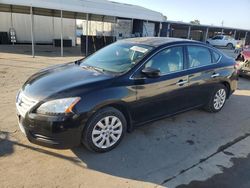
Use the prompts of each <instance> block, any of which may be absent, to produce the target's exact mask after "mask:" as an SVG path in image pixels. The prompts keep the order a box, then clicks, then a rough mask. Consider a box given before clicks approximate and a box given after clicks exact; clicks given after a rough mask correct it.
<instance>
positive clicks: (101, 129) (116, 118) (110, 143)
mask: <svg viewBox="0 0 250 188" xmlns="http://www.w3.org/2000/svg"><path fill="white" fill-rule="evenodd" d="M126 127H127V122H126V119H125V117H124V115H123V114H122V113H121V112H120V111H119V110H117V109H115V108H112V107H107V108H104V109H101V110H99V111H98V112H96V114H94V115H93V117H92V118H91V119H90V120H89V122H88V123H87V124H86V127H85V129H84V132H83V138H82V143H83V144H84V145H85V146H86V147H87V148H88V149H89V150H92V151H95V152H100V153H103V152H107V151H110V150H112V149H114V148H115V147H116V146H117V145H118V144H119V143H120V142H121V140H122V138H123V136H124V133H125V132H126Z"/></svg>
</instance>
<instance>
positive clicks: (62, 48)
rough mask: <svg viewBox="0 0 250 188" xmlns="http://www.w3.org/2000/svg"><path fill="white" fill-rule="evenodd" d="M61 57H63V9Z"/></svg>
mask: <svg viewBox="0 0 250 188" xmlns="http://www.w3.org/2000/svg"><path fill="white" fill-rule="evenodd" d="M61 57H63V11H62V10H61Z"/></svg>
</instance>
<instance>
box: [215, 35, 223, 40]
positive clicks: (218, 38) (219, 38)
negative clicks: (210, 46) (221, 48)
mask: <svg viewBox="0 0 250 188" xmlns="http://www.w3.org/2000/svg"><path fill="white" fill-rule="evenodd" d="M222 39H223V36H215V37H214V38H213V40H222Z"/></svg>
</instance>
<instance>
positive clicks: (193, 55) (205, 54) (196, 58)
mask: <svg viewBox="0 0 250 188" xmlns="http://www.w3.org/2000/svg"><path fill="white" fill-rule="evenodd" d="M187 50H188V59H189V67H190V68H195V67H202V66H206V65H210V64H212V62H213V61H212V56H211V53H210V51H209V49H207V48H205V47H201V46H187Z"/></svg>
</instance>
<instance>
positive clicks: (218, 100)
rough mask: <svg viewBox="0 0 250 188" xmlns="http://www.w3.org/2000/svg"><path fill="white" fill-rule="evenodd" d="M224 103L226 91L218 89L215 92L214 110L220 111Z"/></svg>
mask: <svg viewBox="0 0 250 188" xmlns="http://www.w3.org/2000/svg"><path fill="white" fill-rule="evenodd" d="M225 101H226V91H225V89H220V90H219V91H217V92H216V94H215V97H214V108H215V109H216V110H220V109H221V108H222V107H223V105H224V103H225Z"/></svg>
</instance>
